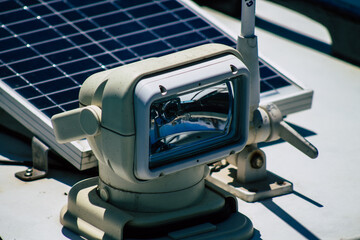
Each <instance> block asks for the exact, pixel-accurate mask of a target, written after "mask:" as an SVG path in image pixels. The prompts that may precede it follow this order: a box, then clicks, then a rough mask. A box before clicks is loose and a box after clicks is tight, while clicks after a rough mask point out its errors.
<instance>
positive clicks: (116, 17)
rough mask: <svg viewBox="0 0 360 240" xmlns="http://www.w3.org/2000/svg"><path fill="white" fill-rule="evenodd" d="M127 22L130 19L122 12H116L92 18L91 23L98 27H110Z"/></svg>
mask: <svg viewBox="0 0 360 240" xmlns="http://www.w3.org/2000/svg"><path fill="white" fill-rule="evenodd" d="M128 20H130V17H129V16H128V15H126V14H125V13H123V12H116V13H112V14H106V15H104V16H99V17H96V18H93V21H94V22H96V23H97V24H99V25H100V26H107V25H112V24H114V23H119V22H124V21H128Z"/></svg>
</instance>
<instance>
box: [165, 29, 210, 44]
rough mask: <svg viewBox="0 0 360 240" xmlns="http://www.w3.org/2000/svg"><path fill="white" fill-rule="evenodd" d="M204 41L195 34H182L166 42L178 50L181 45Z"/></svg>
mask: <svg viewBox="0 0 360 240" xmlns="http://www.w3.org/2000/svg"><path fill="white" fill-rule="evenodd" d="M204 40H205V39H204V38H203V37H202V36H201V35H200V34H198V33H196V32H191V33H187V34H182V35H179V36H176V37H172V38H168V39H166V41H167V42H169V43H170V44H171V45H172V46H173V47H175V48H178V47H180V46H183V45H188V44H194V43H198V42H201V41H204Z"/></svg>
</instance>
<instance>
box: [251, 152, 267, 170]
mask: <svg viewBox="0 0 360 240" xmlns="http://www.w3.org/2000/svg"><path fill="white" fill-rule="evenodd" d="M264 162H265V161H264V157H263V156H262V155H261V154H260V153H258V152H255V153H254V154H253V155H252V156H251V159H250V164H251V167H252V168H255V169H259V168H261V167H262V166H263V165H264Z"/></svg>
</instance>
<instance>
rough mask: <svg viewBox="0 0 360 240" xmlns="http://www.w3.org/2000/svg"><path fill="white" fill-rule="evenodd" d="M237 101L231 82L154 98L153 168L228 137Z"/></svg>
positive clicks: (151, 116)
mask: <svg viewBox="0 0 360 240" xmlns="http://www.w3.org/2000/svg"><path fill="white" fill-rule="evenodd" d="M233 102H234V98H233V89H232V84H231V82H227V83H223V84H218V85H215V86H211V87H207V88H203V89H200V90H196V91H193V92H190V93H185V94H180V95H175V96H172V97H170V98H162V99H161V100H158V101H155V102H153V103H152V104H151V107H150V139H149V141H150V144H149V146H150V151H149V152H150V168H154V167H158V166H161V165H163V164H167V163H169V162H172V161H176V160H177V159H179V158H183V157H186V156H187V155H188V154H190V153H191V154H194V153H196V152H199V151H204V150H206V146H207V145H209V144H210V143H214V142H218V141H219V142H221V141H222V140H224V139H225V140H226V136H227V135H228V134H229V131H230V125H231V121H232V111H233Z"/></svg>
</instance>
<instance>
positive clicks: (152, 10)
mask: <svg viewBox="0 0 360 240" xmlns="http://www.w3.org/2000/svg"><path fill="white" fill-rule="evenodd" d="M163 11H164V9H163V8H162V7H161V6H159V5H157V4H151V5H146V6H143V7H138V8H135V9H132V10H128V12H129V13H130V14H131V15H132V16H133V17H134V18H141V17H145V16H149V15H154V14H157V13H162V12H163Z"/></svg>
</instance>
